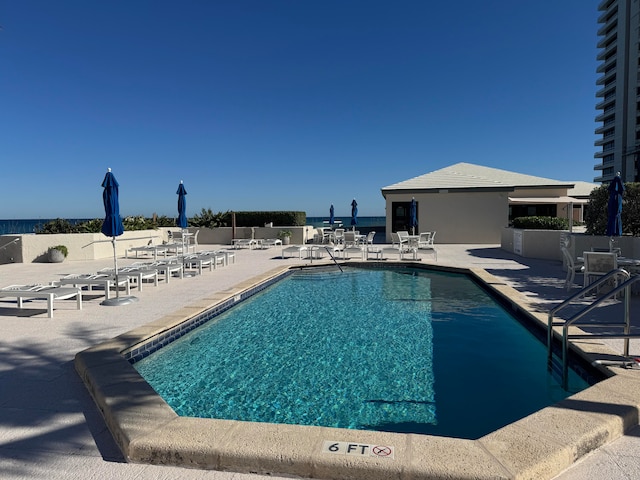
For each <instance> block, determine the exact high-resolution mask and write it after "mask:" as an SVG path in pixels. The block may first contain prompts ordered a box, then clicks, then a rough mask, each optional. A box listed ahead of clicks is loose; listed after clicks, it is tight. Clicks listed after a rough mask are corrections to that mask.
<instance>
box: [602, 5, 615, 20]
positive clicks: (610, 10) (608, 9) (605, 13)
mask: <svg viewBox="0 0 640 480" xmlns="http://www.w3.org/2000/svg"><path fill="white" fill-rule="evenodd" d="M612 6H613V7H614V8H611V6H609V7H606V10H604V11H603V12H602V13H601V14H600V16H599V17H598V23H605V22H606V21H607V17H608V16H609V15H611V14H612V13H613V14H614V15H617V14H618V8H617V5H615V6H614V5H612ZM598 9H599V10H600V8H599V7H598Z"/></svg>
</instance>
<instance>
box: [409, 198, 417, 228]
mask: <svg viewBox="0 0 640 480" xmlns="http://www.w3.org/2000/svg"><path fill="white" fill-rule="evenodd" d="M416 210H417V206H416V199H415V198H412V199H411V206H410V207H409V226H410V227H411V235H415V234H416V227H417V226H418V216H417V213H416Z"/></svg>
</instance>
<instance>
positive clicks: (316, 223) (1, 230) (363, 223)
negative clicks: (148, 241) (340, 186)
mask: <svg viewBox="0 0 640 480" xmlns="http://www.w3.org/2000/svg"><path fill="white" fill-rule="evenodd" d="M52 220H55V218H26V219H8V220H2V219H0V235H16V234H20V235H24V234H28V233H35V229H36V228H37V227H38V226H39V225H44V224H45V223H47V222H50V221H52ZM65 220H68V221H69V222H70V223H72V224H76V223H80V222H86V221H88V220H93V218H67V219H65ZM335 220H336V223H339V222H342V225H343V226H345V227H349V226H351V217H335ZM325 221H326V222H328V221H329V217H307V225H312V226H313V227H316V228H319V227H326V226H327V224H326V223H324V222H325ZM385 221H386V219H385V217H358V227H362V228H365V229H370V228H372V227H378V228H381V227H384V226H385Z"/></svg>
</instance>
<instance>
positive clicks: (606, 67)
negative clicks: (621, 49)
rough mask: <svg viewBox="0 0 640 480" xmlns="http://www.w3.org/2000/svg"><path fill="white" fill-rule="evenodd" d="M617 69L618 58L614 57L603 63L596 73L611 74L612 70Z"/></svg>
mask: <svg viewBox="0 0 640 480" xmlns="http://www.w3.org/2000/svg"><path fill="white" fill-rule="evenodd" d="M615 68H616V56H615V55H613V56H612V57H611V58H610V59H608V60H607V61H606V62H603V63H601V64H600V65H599V66H598V68H597V69H596V72H597V73H602V72H609V71H611V70H615Z"/></svg>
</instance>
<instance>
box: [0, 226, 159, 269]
mask: <svg viewBox="0 0 640 480" xmlns="http://www.w3.org/2000/svg"><path fill="white" fill-rule="evenodd" d="M163 234H164V235H166V234H165V233H164V232H162V231H160V230H140V231H135V232H124V233H123V234H122V235H120V236H119V237H116V254H117V255H118V256H124V254H125V250H126V249H128V248H131V247H138V246H142V245H146V244H147V243H149V240H151V241H153V243H156V244H157V243H162V239H163ZM0 238H1V239H2V240H1V241H0V245H4V244H5V243H6V242H5V240H7V239H8V241H11V240H13V239H15V238H18V242H16V243H15V244H12V245H10V246H8V247H7V248H6V249H3V250H0V263H20V262H22V263H32V262H46V261H48V260H47V250H48V249H49V247H54V246H56V245H64V246H66V247H67V249H68V250H69V255H68V256H67V260H94V259H98V258H108V257H112V256H113V245H112V243H111V238H109V237H105V236H104V235H103V234H102V233H54V234H41V235H35V234H27V235H2V236H1V237H0Z"/></svg>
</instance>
